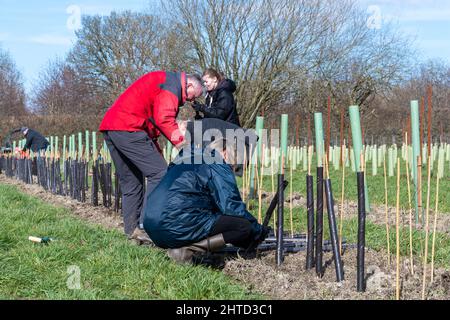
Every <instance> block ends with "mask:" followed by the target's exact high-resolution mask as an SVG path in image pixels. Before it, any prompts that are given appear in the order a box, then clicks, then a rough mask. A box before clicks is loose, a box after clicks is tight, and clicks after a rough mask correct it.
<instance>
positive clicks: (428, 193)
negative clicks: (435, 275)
mask: <svg viewBox="0 0 450 320" xmlns="http://www.w3.org/2000/svg"><path fill="white" fill-rule="evenodd" d="M430 162H431V158H430V156H428V177H427V182H428V190H427V208H426V215H425V253H424V256H423V281H422V300H425V289H426V279H427V262H428V232H429V230H428V229H429V224H428V222H429V221H428V218H429V213H430V186H431V165H430Z"/></svg>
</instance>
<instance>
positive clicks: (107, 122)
mask: <svg viewBox="0 0 450 320" xmlns="http://www.w3.org/2000/svg"><path fill="white" fill-rule="evenodd" d="M201 95H202V81H201V78H200V77H199V76H197V75H187V74H185V73H183V72H181V73H176V72H165V71H156V72H150V73H148V74H146V75H144V76H142V77H141V78H140V79H138V80H137V81H136V82H134V83H133V84H132V85H131V86H130V87H129V88H128V89H127V90H125V92H124V93H122V95H120V97H119V98H118V99H117V101H116V102H115V103H114V104H113V105H112V106H111V108H110V109H109V110H108V111H107V112H106V114H105V117H104V118H103V121H102V123H101V124H100V128H99V130H100V131H102V132H103V135H104V138H105V141H106V144H107V145H108V148H109V151H110V153H111V157H112V159H113V161H114V165H115V167H116V170H117V173H118V175H119V179H120V186H121V189H122V194H123V202H122V212H123V221H124V229H125V233H126V234H127V235H128V236H129V237H130V238H134V239H138V240H144V239H148V236H147V235H146V234H145V231H143V229H142V222H143V215H142V214H141V212H142V209H143V207H144V206H145V202H146V200H147V195H148V194H150V193H151V192H152V191H153V189H154V188H155V187H156V185H157V184H158V183H159V181H160V180H161V179H162V177H163V176H164V174H165V172H166V170H167V163H166V161H165V160H164V158H163V157H162V155H161V148H160V147H159V145H158V143H157V138H158V136H159V135H160V134H161V133H162V134H163V135H164V136H165V137H167V138H168V139H169V140H170V142H171V143H172V144H173V145H174V146H176V147H180V146H181V145H182V144H183V139H184V129H183V128H181V127H179V126H178V124H177V121H176V118H177V115H178V111H179V107H180V106H182V105H183V104H184V103H185V102H186V101H194V100H195V99H196V98H198V97H200V96H201ZM150 118H152V120H153V121H154V124H155V125H156V126H154V125H153V124H152V122H151V121H149V119H150ZM145 179H147V190H146V193H145V197H144V182H145Z"/></svg>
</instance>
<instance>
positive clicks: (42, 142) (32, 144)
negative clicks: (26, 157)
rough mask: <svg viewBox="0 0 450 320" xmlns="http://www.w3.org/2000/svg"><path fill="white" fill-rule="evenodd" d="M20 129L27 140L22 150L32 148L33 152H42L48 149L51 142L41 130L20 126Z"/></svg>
mask: <svg viewBox="0 0 450 320" xmlns="http://www.w3.org/2000/svg"><path fill="white" fill-rule="evenodd" d="M20 131H21V132H22V133H23V135H24V136H25V139H26V142H25V146H24V147H23V150H22V151H26V150H27V149H30V150H31V151H33V152H37V153H38V152H40V151H45V150H47V147H48V145H49V144H50V143H49V142H48V140H47V139H45V137H44V136H43V135H42V134H40V133H39V132H37V131H35V130H32V129H28V128H27V127H22V128H20Z"/></svg>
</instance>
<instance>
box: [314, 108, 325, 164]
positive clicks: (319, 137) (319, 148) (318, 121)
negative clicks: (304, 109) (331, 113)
mask: <svg viewBox="0 0 450 320" xmlns="http://www.w3.org/2000/svg"><path fill="white" fill-rule="evenodd" d="M314 131H315V134H316V155H317V167H318V168H320V167H323V154H324V140H323V120H322V113H320V112H316V113H314Z"/></svg>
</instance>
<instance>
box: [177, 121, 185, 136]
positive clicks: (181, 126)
mask: <svg viewBox="0 0 450 320" xmlns="http://www.w3.org/2000/svg"><path fill="white" fill-rule="evenodd" d="M177 124H178V130H180V133H181V135H182V136H183V137H184V136H185V135H186V130H187V121H181V120H180V121H177Z"/></svg>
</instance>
